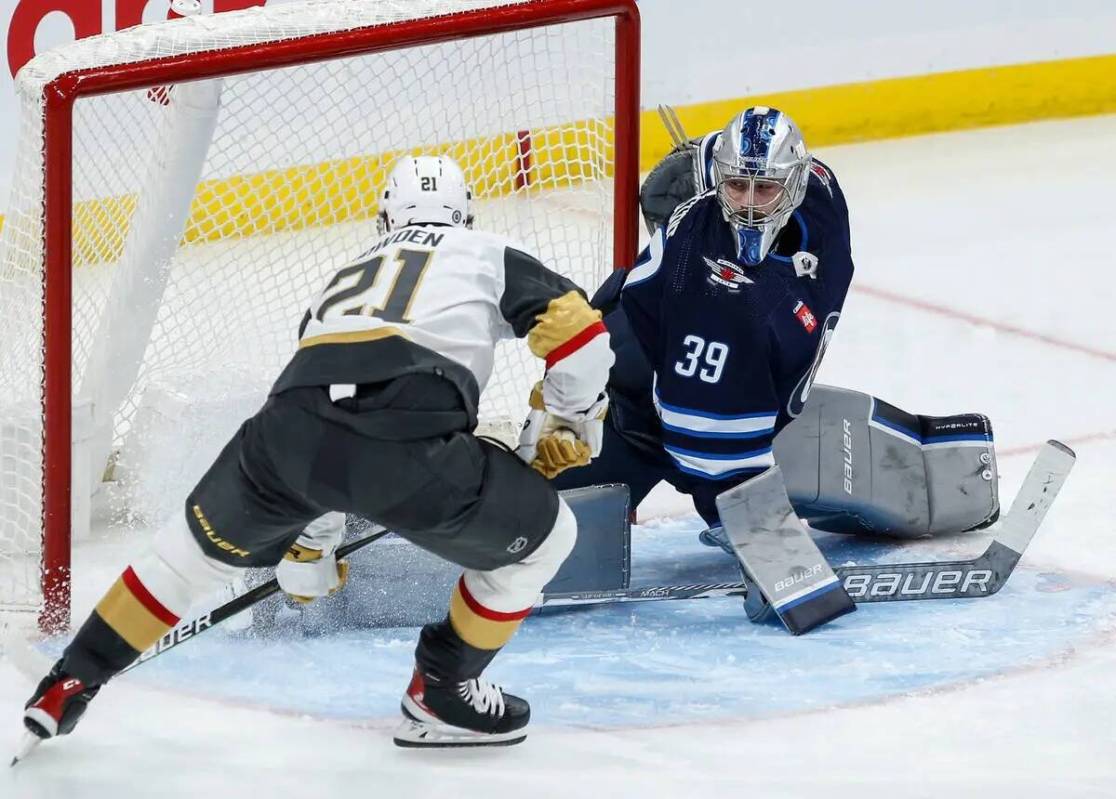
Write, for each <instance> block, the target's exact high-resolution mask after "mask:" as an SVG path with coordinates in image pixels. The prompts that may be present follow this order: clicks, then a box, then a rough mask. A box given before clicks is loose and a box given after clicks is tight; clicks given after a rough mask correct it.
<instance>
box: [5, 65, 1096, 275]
mask: <svg viewBox="0 0 1116 799" xmlns="http://www.w3.org/2000/svg"><path fill="white" fill-rule="evenodd" d="M757 104H763V105H771V106H774V107H776V108H779V109H782V110H783V111H786V112H787V113H788V114H790V115H791V116H793V117H794V118H795V120H796V121H797V122H798V124H799V125H800V126H801V127H802V129H803V132H804V134H805V136H806V140H807V142H808V143H809V144H810V146H811V147H819V146H825V145H832V144H844V143H850V142H863V141H871V140H875V139H887V138H894V137H897V136H912V135H917V134H923V133H934V132H940V131H950V130H962V129H966V128H976V127H984V126H988V125H1005V124H1014V123H1020V122H1030V121H1034V120H1039V119H1049V118H1054V117H1076V116H1087V115H1092V114H1105V113H1113V112H1116V55H1104V56H1095V57H1090V58H1075V59H1068V60H1062V61H1046V62H1038V63H1032V64H1016V65H1012V66H1006V67H988V68H983V69H969V70H961V71H957V72H942V73H936V74H932V75H919V76H915V77H909V78H889V79H885V80H877V81H868V82H864V83H846V84H841V85H836V86H823V87H820V88H816V89H800V90H796V91H787V92H777V93H772V94H762V95H755V96H751V97H739V98H734V99H728V100H717V101H713V102H706V103H697V104H694V105H688V106H677V107H676V109H675V110H676V111H677V112H678V116H679V118H680V119H681V121H682V124H683V126H684V127H685V129H686V131H687V133H688V134H689V135H691V136H699V135H703V134H705V133H708V132H709V131H711V130H717V129H720V128H721V127H723V126H724V124H725V123H726V122H727V121H728V119H729V118H730V117H731V116H732V115H733V114H734V113H736V112H737V111H739V110H741V109H743V108H746V107H748V106H749V105H757ZM640 126H641V132H640V168H641V170H643V171H647V170H649V169H650V168H651V167H653V166H654V165H655V164H656V163H657V162H658V161H659V159H661V158H662V157H663V156H664V155H666V154H667V152H669V151H670V149H671V146H672V145H671V141H670V137H669V136H668V135H667V132H666V130H665V129H664V128H663V125H662V123H661V122H660V120H659V118H658V114H657V113H656V112H655V111H654V109H651V110H647V111H643V112H642V115H641V118H640ZM530 136H531V149H530V153H531V171H530V175H531V186H530V187H528V188H522V187H519V186H517V182H516V174H517V170H518V168H519V162H518V160H517V157H518V152H519V148H518V145H517V138H516V134H515V133H505V134H500V135H496V136H489V137H482V138H478V139H472V140H468V141H462V142H454V143H451V144H447V145H445V146H443V147H439V148H437V150H436V152H439V153H446V154H449V155H451V156H452V157H454V158H455V159H456V160H458V161H459V162H460V163H461V165H462V167H463V168H464V169H465V174H466V177H467V178H468V179H469V180H470V181H471V182H472V184H473V186H474V196H476V197H478V198H486V197H499V196H504V195H507V194H511V193H512V192H524V191H526V192H533V191H545V190H549V189H554V188H564V187H568V186H573V185H576V184H578V183H580V182H582V181H586V180H594V179H597V178H601V177H607V176H609V175H610V174H611V172H612V160H613V159H612V152H611V151H612V124H611V120H603V121H602V120H596V121H592V122H587V121H581V122H572V123H569V124H567V125H561V126H556V127H551V128H544V129H536V130H532V131H530ZM413 152H414V153H415V154H418V153H420V152H426V153H431V152H435V150H432V149H427V150H421V151H420V150H415V151H413ZM403 154H404V153H403V152H402V151H395V152H385V153H378V154H374V155H368V156H361V157H357V158H348V159H343V160H338V161H328V162H324V163H320V164H312V165H308V166H296V167H290V168H287V169H280V170H273V171H268V172H261V173H257V174H253V175H243V176H236V177H231V178H222V179H217V180H210V181H205V182H203V183H202V184H201V185H199V186H198V190H197V193H196V195H195V197H194V201H193V206H192V209H191V214H190V220H189V222H188V223H187V226H186V233H185V235H184V237H183V241H184V243H187V244H190V243H198V242H209V241H220V240H224V239H228V238H241V237H245V236H253V235H258V234H268V233H277V232H281V231H290V230H299V229H302V228H306V227H316V226H323V225H330V224H337V223H339V222H348V221H355V220H360V219H366V218H368V217H370V216H372V215H373V214H374V213H375V212H376V210H377V204H378V198H377V197H375V196H374V195H375V193H376V192H377V191H378V189H379V187H380V186H382V185H383V182H384V179H385V176H386V173H387V170H389V169H390V168H391V165H392V164H393V163H394V162H395V160H396V159H397V158H399V157H400V156H401V155H403ZM135 207H136V196H135V195H126V196H120V197H109V198H104V199H99V200H91V201H86V202H79V203H76V204H75V206H74V265H75V266H82V265H85V264H95V263H103V262H111V261H115V260H116V259H117V258H118V257H119V255H120V251H121V249H122V247H123V244H124V240H125V238H126V236H127V232H128V226H129V223H130V220H131V218H132V215H133V213H134V212H135ZM3 222H4V220H3V217H0V228H2V226H3Z"/></svg>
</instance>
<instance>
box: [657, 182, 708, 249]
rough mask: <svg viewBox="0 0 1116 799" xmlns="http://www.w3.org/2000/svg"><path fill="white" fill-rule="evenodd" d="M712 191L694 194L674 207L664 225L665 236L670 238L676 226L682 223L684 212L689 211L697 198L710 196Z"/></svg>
mask: <svg viewBox="0 0 1116 799" xmlns="http://www.w3.org/2000/svg"><path fill="white" fill-rule="evenodd" d="M712 194H713V191H712V190H710V191H707V192H705V193H704V194H696V195H694V196H693V197H691V198H690V199H688V200H686V202H684V203H682V204H681V205H679V206H678V207H677V208H675V209H674V213H672V214H671V215H670V220H669V221H668V222H667V226H666V238H668V239H669V238H670V237H671V236H673V235H674V234H675V233H676V232H677V231H678V226H679V225H681V224H682V220H683V219H685V218H686V214H688V213H690V211H691V210H692V209H693V207H694V206H695V205H697V204H698V201H699V200H702V199H704V198H706V197H710V196H712Z"/></svg>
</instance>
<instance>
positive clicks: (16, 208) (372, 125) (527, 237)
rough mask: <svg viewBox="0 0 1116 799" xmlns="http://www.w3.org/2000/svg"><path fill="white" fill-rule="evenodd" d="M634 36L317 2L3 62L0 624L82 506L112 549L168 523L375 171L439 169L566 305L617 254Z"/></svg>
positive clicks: (633, 165) (614, 12)
mask: <svg viewBox="0 0 1116 799" xmlns="http://www.w3.org/2000/svg"><path fill="white" fill-rule="evenodd" d="M638 36H639V31H638V16H637V13H636V10H635V5H634V0H623V1H620V0H613V1H612V2H605V0H518V2H517V1H516V0H504V1H503V2H498V1H497V0H319V1H318V2H300V3H289V4H282V5H277V6H274V7H267V8H253V9H250V10H246V11H239V12H229V13H224V14H218V15H212V16H193V17H189V18H184V19H176V20H172V21H169V22H166V23H159V24H154V25H144V26H139V27H136V28H131V29H128V30H125V31H121V32H118V33H113V34H108V35H105V36H98V37H93V38H89V39H83V40H80V41H77V42H73V43H71V44H69V45H67V46H65V47H62V48H59V49H57V50H54V51H51V52H49V53H45V54H42V55H40V56H38V57H36V58H35V59H33V60H32V61H31V62H30V63H29V64H28V65H27V66H26V67H24V69H23V70H21V72H20V74H19V75H18V77H17V92H18V95H19V99H20V103H21V108H22V110H21V122H20V140H19V154H18V162H17V165H16V172H15V175H14V179H13V186H12V189H11V194H10V198H9V201H8V204H7V213H6V217H5V219H4V227H3V231H2V234H0V319H3V320H4V321H3V324H4V328H5V329H4V331H3V335H2V336H0V609H3V610H14V611H40V612H41V613H42V615H41V623H42V624H43V625H44V626H45V627H48V628H51V627H53V628H57V627H59V626H63V625H65V624H66V623H68V615H69V597H70V575H71V565H70V550H71V538H72V536H78V537H80V535H81V534H82V532H83V531H85V530H87V529H88V528H89V524H90V523H89V519H90V516H91V513H92V512H93V511H94V510H96V511H97V513H99V514H102V515H104V517H105V518H106V519H108V520H109V521H110V522H111V524H112V525H114V526H115V527H119V528H123V529H124V530H132V531H133V535H138V534H139V533H138V532H135V531H142V530H147V529H150V528H151V527H153V526H155V525H157V524H159V523H160V522H161V521H162V520H164V519H165V518H166V516H167V515H168V514H171V513H175V512H182V511H181V509H182V506H183V502H184V500H185V497H186V494H187V493H188V491H189V490H190V488H191V487H192V486H193V484H194V483H195V482H196V480H197V479H198V477H200V475H201V473H202V472H203V471H204V469H205V468H206V467H207V466H208V465H209V463H210V462H211V460H212V458H213V457H214V456H215V455H216V453H217V452H218V451H219V450H220V448H221V446H222V445H223V444H224V443H225V441H226V440H227V438H228V437H229V436H230V435H231V434H232V432H233V431H234V430H235V429H236V427H237V426H238V425H239V424H240V422H241V421H242V420H243V419H244V418H246V417H247V416H248V415H250V414H251V413H253V412H254V411H255V410H256V408H258V407H259V405H260V404H261V403H262V401H263V399H264V397H265V395H266V391H267V389H268V387H269V386H270V384H271V382H272V381H273V380H274V379H275V377H276V376H277V375H278V373H279V371H280V370H281V368H282V367H283V365H284V364H285V363H286V361H287V360H288V359H289V358H290V356H291V354H292V353H293V352H294V349H295V345H296V337H297V327H298V322H299V320H300V318H301V315H302V312H303V311H304V309H305V308H306V306H307V305H308V303H309V301H310V300H311V298H312V296H313V295H314V293H315V292H317V291H318V290H320V289H321V287H322V286H323V284H324V280H325V279H326V278H327V277H328V275H329V274H332V272H334V271H335V270H336V269H337V268H338V267H339V266H341V265H343V264H344V263H345V262H346V261H347V260H348V259H350V258H352V257H353V256H354V255H355V254H358V253H359V252H361V251H362V250H363V249H364V248H366V246H367V244H368V242H369V241H371V240H373V239H374V238H375V236H376V232H375V231H376V228H375V217H376V213H377V210H378V208H377V203H378V197H379V194H380V191H381V189H382V185H383V180H384V177H385V174H386V172H387V171H388V170H389V169H390V167H391V165H392V163H393V162H394V161H395V159H397V158H398V157H399V156H401V155H403V154H406V153H412V154H419V153H428V154H435V153H437V154H442V153H447V154H449V155H452V156H453V157H454V158H455V159H457V160H458V162H459V163H461V164H462V166H463V168H464V169H465V173H466V176H467V178H468V179H469V181H470V183H471V184H472V186H473V190H474V197H475V198H476V203H475V213H476V226H477V227H478V228H480V229H483V230H491V231H495V232H499V233H503V234H506V235H509V236H511V237H514V238H516V239H518V240H520V241H522V242H523V243H524V244H526V245H527V246H529V247H531V248H532V249H534V250H535V251H536V252H537V253H538V254H539V255H540V257H541V259H542V260H543V262H544V263H547V264H548V265H550V266H552V267H553V268H555V269H557V270H558V271H560V272H562V273H564V274H566V275H568V276H569V277H571V278H572V279H573V280H575V281H576V282H577V283H579V284H580V285H581V286H583V287H584V288H585V289H586V290H588V291H590V292H591V291H592V289H593V288H594V287H595V286H596V285H597V284H598V283H599V282H600V280H601V279H602V278H603V276H604V275H605V274H606V273H607V271H608V270H609V269H611V268H613V267H614V266H616V265H624V264H625V263H626V262H629V261H630V260H631V258H632V256H633V255H634V248H635V239H636V227H635V212H636V197H635V191H636V180H637V177H636V170H637V160H636V152H635V150H636V140H635V139H636V125H637V124H638V122H637V112H638V88H637V87H638V74H637V72H638ZM516 344H518V342H516V343H512V344H508V345H501V346H502V349H501V351H500V352H498V355H497V366H496V369H495V370H494V374H493V378H492V381H491V383H490V384H489V386H488V388H487V390H486V391H485V393H484V396H483V397H482V402H481V415H482V418H486V419H489V420H493V421H494V422H495V423H496V424H497V425H499V426H503V427H504V428H505V429H508V428H512V427H513V426H514V424H515V423H517V422H518V420H519V419H520V418H521V417H522V415H523V413H524V398H525V396H526V391H527V389H528V387H529V385H530V384H531V382H533V381H534V380H535V379H537V377H538V376H539V374H540V371H541V367H540V365H539V364H538V363H536V362H535V359H534V358H533V357H532V356H531V355H530V353H529V352H527V350H526V348H525V347H524V346H516ZM94 498H97V499H96V500H94ZM131 545H134V543H133V544H131Z"/></svg>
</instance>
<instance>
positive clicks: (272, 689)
mask: <svg viewBox="0 0 1116 799" xmlns="http://www.w3.org/2000/svg"><path fill="white" fill-rule="evenodd" d="M1113 140H1116V117H1098V118H1093V119H1086V120H1078V121H1072V122H1047V123H1040V124H1033V125H1027V126H1020V127H1013V128H999V129H989V130H983V131H975V132H967V133H960V134H949V135H940V136H933V137H924V138H917V139H907V140H897V141H893V142H882V143H874V144H867V145H858V146H849V147H840V148H831V149H829V150H827V151H824V152H822V153H821V154H820V155H821V157H822V158H823V159H824V160H825V161H826V162H827V163H828V164H829V165H830V166H831V167H833V168H834V170H835V171H836V173H837V175H838V177H839V179H840V180H841V182H842V185H843V187H844V189H845V191H846V194H847V196H848V199H849V204H850V206H851V209H852V226H853V246H854V257H855V259H856V263H857V275H856V278H855V284H854V285H855V288H854V290H853V292H852V293H851V294H850V297H849V301H848V303H847V305H846V312H845V315H844V318H843V319H842V323H841V326H840V327H839V333H838V336H837V338H836V340H835V342H834V344H833V346H832V347H830V350H829V353H828V355H827V359H826V363H825V365H824V366H823V369H822V374H821V377H820V379H821V380H822V381H825V382H830V383H834V384H838V385H845V386H851V387H856V388H860V389H864V390H868V391H872V392H874V393H876V394H878V395H880V396H882V397H883V398H885V399H888V400H890V401H892V402H895V403H897V404H899V405H901V406H903V407H906V408H907V409H909V410H912V411H917V412H922V413H951V412H960V411H972V410H980V411H983V412H986V413H988V414H989V415H990V416H991V417H992V419H993V424H994V426H995V428H996V434H997V436H996V437H997V444H998V449H999V452H1000V456H1001V462H1000V467H1001V472H1002V475H1003V479H1002V481H1001V492H1002V495H1003V497H1004V498H1005V500H1006V501H1008V502H1009V501H1010V498H1011V497H1012V496H1013V495H1014V492H1015V490H1016V488H1017V487H1018V484H1019V482H1020V481H1021V480H1022V477H1023V475H1024V473H1025V472H1026V469H1027V466H1028V465H1029V460H1030V458H1031V457H1032V456H1033V453H1034V449H1035V447H1036V446H1037V444H1038V443H1039V442H1041V441H1043V440H1045V439H1046V438H1051V437H1054V438H1059V439H1062V440H1064V441H1066V442H1067V443H1069V444H1070V445H1071V446H1073V447H1075V449H1076V450H1077V452H1078V456H1079V460H1078V464H1077V467H1076V469H1075V471H1074V472H1073V474H1072V475H1071V476H1070V478H1069V480H1068V481H1067V483H1066V487H1065V489H1064V490H1063V493H1062V496H1061V497H1060V499H1059V500H1058V502H1057V503H1056V504H1055V506H1054V508H1053V509H1052V511H1051V512H1050V514H1049V516H1048V517H1047V520H1046V522H1045V524H1044V526H1043V528H1042V529H1041V531H1040V532H1039V534H1038V536H1037V537H1036V539H1035V541H1034V543H1033V544H1032V545H1031V548H1030V549H1029V550H1028V552H1027V554H1026V556H1025V558H1024V560H1023V563H1022V565H1021V566H1020V569H1019V570H1018V571H1017V573H1016V574H1015V575H1014V576H1013V577H1012V579H1011V581H1010V582H1009V583H1008V585H1007V587H1006V588H1005V589H1004V591H1003V592H1002V593H1001V594H999V595H998V596H996V597H994V598H992V599H983V600H976V601H967V602H966V601H936V602H924V603H904V604H898V605H874V606H863V607H861V608H860V609H859V610H858V612H856V613H854V614H852V615H849V616H846V617H843V618H841V619H840V620H838V622H836V623H834V624H832V625H829V626H827V627H825V628H823V629H820V630H818V631H816V632H814V633H811V634H809V635H807V636H804V637H801V638H793V637H791V636H789V635H787V634H786V633H784V632H782V631H781V630H780V629H778V628H777V627H769V626H755V625H751V624H749V623H748V622H747V621H746V620H745V618H744V616H743V614H742V612H741V610H740V608H739V604H738V601H737V600H734V599H722V600H701V601H692V602H658V603H649V604H643V605H627V606H613V607H605V608H597V609H593V610H580V611H576V612H565V613H556V614H547V615H545V616H543V617H541V618H532V619H529V620H528V622H527V623H526V625H525V626H524V628H523V630H522V631H521V633H520V635H519V636H517V637H516V639H514V640H513V642H512V643H511V644H510V645H509V647H508V648H507V651H506V652H505V653H504V654H503V655H502V656H501V657H500V658H499V659H498V660H497V661H496V663H495V664H494V666H493V669H492V674H493V676H494V677H495V678H496V679H498V680H500V681H503V682H504V683H505V684H506V685H508V686H509V688H513V689H516V690H519V691H521V692H522V693H524V694H525V695H526V696H528V697H529V698H530V699H531V701H532V703H533V708H534V711H535V715H534V721H533V726H532V732H531V735H530V737H529V738H528V740H527V742H526V743H525V744H524V745H523V746H520V747H515V748H511V749H506V750H489V751H479V752H411V751H403V750H398V749H396V748H395V747H393V746H391V744H390V735H389V731H390V729H391V726H392V725H393V724H394V721H395V713H396V702H397V701H398V697H399V693H400V692H401V690H402V688H403V686H404V683H405V681H406V677H407V672H408V668H409V662H410V657H411V651H412V648H413V645H414V639H415V631H414V630H413V629H405V630H381V631H377V632H374V633H373V632H368V633H346V634H343V635H336V636H328V637H319V638H302V637H297V638H296V637H288V638H283V639H275V640H266V641H263V640H253V639H245V638H238V637H236V636H226V635H224V634H222V633H221V632H214V633H212V634H211V635H209V636H208V637H205V638H201V639H199V640H198V641H196V642H192V643H190V644H188V645H185V646H183V647H181V648H180V649H179V650H177V651H176V652H175V653H173V654H172V655H168V656H167V657H166V658H165V660H160V661H155V662H153V663H151V664H149V665H147V666H144V668H143V669H142V670H138V671H137V672H136V673H135V674H134V675H130V676H129V677H127V678H122V679H121V680H120V681H119V682H118V683H115V684H113V685H111V686H109V687H108V688H106V689H105V691H104V692H103V693H102V695H101V696H100V697H99V698H98V699H97V701H96V703H95V704H94V706H93V709H92V710H91V711H90V715H89V717H88V718H87V719H86V720H85V721H84V722H83V723H82V726H81V727H80V728H79V730H78V733H77V734H76V735H75V736H73V737H72V738H69V739H65V740H63V741H57V742H52V743H51V744H49V745H47V746H43V747H42V748H41V749H40V750H39V751H38V752H36V753H35V754H34V755H33V756H32V757H31V758H29V759H28V760H27V761H26V762H25V763H23V764H21V765H20V766H19V768H18V769H15V770H12V771H9V772H7V773H4V774H0V796H2V797H8V796H12V797H64V799H71V798H75V799H78V798H84V797H112V798H113V799H117V798H118V797H128V796H148V795H159V796H201V795H204V794H207V793H208V794H210V795H212V796H215V797H216V796H231V795H239V794H242V793H246V792H249V791H250V792H252V793H253V794H255V795H258V796H276V797H287V796H290V797H316V796H329V795H341V794H346V795H347V794H359V795H384V796H391V797H408V796H415V797H436V796H449V795H452V796H462V797H467V796H476V797H486V798H491V797H504V796H508V797H522V796H532V797H534V796H538V797H550V796H553V797H564V798H565V799H568V798H569V797H581V796H588V795H591V794H592V795H599V796H608V797H628V796H639V797H660V796H661V797H666V796H677V795H681V794H690V795H702V796H715V797H720V796H751V797H800V796H801V797H805V796H810V797H816V796H818V795H819V794H822V793H824V795H825V796H827V797H845V796H849V797H851V796H863V795H867V794H869V793H870V792H872V791H877V792H880V793H885V792H886V795H888V796H893V795H894V796H904V797H931V796H934V797H937V796H951V797H970V796H972V797H976V796H980V797H1012V798H1013V799H1014V798H1015V797H1044V798H1045V797H1111V796H1116V763H1114V762H1113V757H1112V756H1113V753H1114V752H1116V728H1114V726H1113V724H1112V719H1113V718H1114V717H1116V691H1114V687H1116V547H1113V544H1112V542H1113V538H1114V534H1116V521H1114V520H1116V491H1114V490H1113V485H1114V483H1116V420H1114V419H1113V414H1112V408H1113V404H1114V403H1113V400H1112V397H1113V396H1114V395H1116V328H1114V327H1113V326H1112V324H1111V318H1112V312H1111V308H1110V306H1111V305H1112V303H1113V300H1114V298H1116V274H1114V273H1113V270H1112V263H1111V262H1112V254H1111V245H1110V243H1109V242H1110V235H1109V230H1110V228H1111V209H1112V198H1111V192H1112V186H1114V185H1116V163H1114V162H1113V161H1112V160H1111V159H1103V158H1100V157H1098V154H1099V153H1101V152H1103V151H1104V150H1105V148H1106V147H1107V148H1109V149H1110V148H1111V142H1112V141H1113ZM1005 504H1006V503H1005ZM662 517H666V518H662ZM641 521H642V522H643V523H642V524H641V525H640V527H639V528H638V529H637V531H636V544H635V545H636V547H637V550H636V556H635V563H634V564H633V565H634V578H633V581H634V582H639V581H644V580H646V581H650V580H656V581H658V579H659V578H663V579H664V580H666V579H669V580H680V581H690V580H699V579H700V580H702V581H705V580H706V579H708V580H710V581H712V580H721V579H732V564H731V562H730V561H728V560H727V559H726V558H725V556H723V555H722V554H720V553H719V552H718V551H716V550H711V549H708V548H705V547H702V546H700V545H699V544H697V542H696V540H695V533H696V531H697V530H698V529H700V525H699V523H698V521H697V519H696V517H694V516H693V515H692V513H690V512H689V509H688V508H687V506H686V504H685V502H684V501H683V500H682V499H681V498H679V497H678V496H677V495H675V494H673V493H672V492H670V491H665V490H662V489H659V490H657V491H656V492H655V493H654V494H653V495H652V497H651V498H649V500H648V501H647V502H646V503H645V504H644V507H643V508H642V509H641ZM985 541H986V538H985V537H982V536H972V537H969V536H958V537H954V538H950V539H945V540H935V541H928V542H927V541H922V542H915V543H913V544H910V545H907V546H904V547H903V548H902V551H901V552H900V551H896V550H894V549H890V550H889V549H886V548H884V547H881V546H878V545H864V544H863V543H858V542H855V541H850V540H848V539H840V538H836V537H825V538H823V539H822V541H821V543H822V545H823V546H824V547H826V548H827V551H829V554H830V555H831V557H832V558H833V559H834V560H836V561H837V562H843V560H845V559H847V558H850V557H855V558H857V559H861V558H863V559H865V560H880V559H891V560H913V559H916V558H923V557H970V556H972V555H974V554H976V553H978V552H979V551H981V549H982V548H983V546H984V543H985ZM129 554H130V548H129V546H128V544H127V542H126V541H118V542H115V544H114V545H113V546H109V547H105V546H103V545H102V546H101V547H100V549H99V550H98V555H97V557H98V558H99V559H100V560H101V561H102V563H104V564H106V565H107V566H108V567H109V568H110V570H112V569H115V570H118V569H119V568H120V567H121V566H122V565H123V563H124V562H126V560H127V558H128V556H129ZM86 573H88V571H87V572H86ZM102 589H103V582H101V584H94V585H86V584H79V585H77V586H76V591H77V596H78V599H77V604H78V607H77V614H78V617H79V618H80V615H81V614H83V613H84V612H85V611H87V610H88V608H89V607H90V605H91V604H92V602H93V601H95V598H96V596H97V594H98V593H99V592H100V590H102ZM29 691H30V687H29V686H28V685H27V683H26V682H25V681H24V680H23V678H22V677H20V676H19V675H18V674H17V672H16V671H15V669H14V668H13V667H12V666H11V665H10V664H9V663H8V662H6V661H4V662H0V714H4V715H6V717H7V718H9V719H10V734H9V735H8V736H7V740H9V741H10V745H11V746H12V747H14V745H15V742H16V740H17V738H18V734H19V729H18V724H17V723H18V717H19V710H20V707H21V705H22V702H23V700H24V699H25V698H26V696H27V694H28V693H29ZM0 740H4V737H3V736H0Z"/></svg>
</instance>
